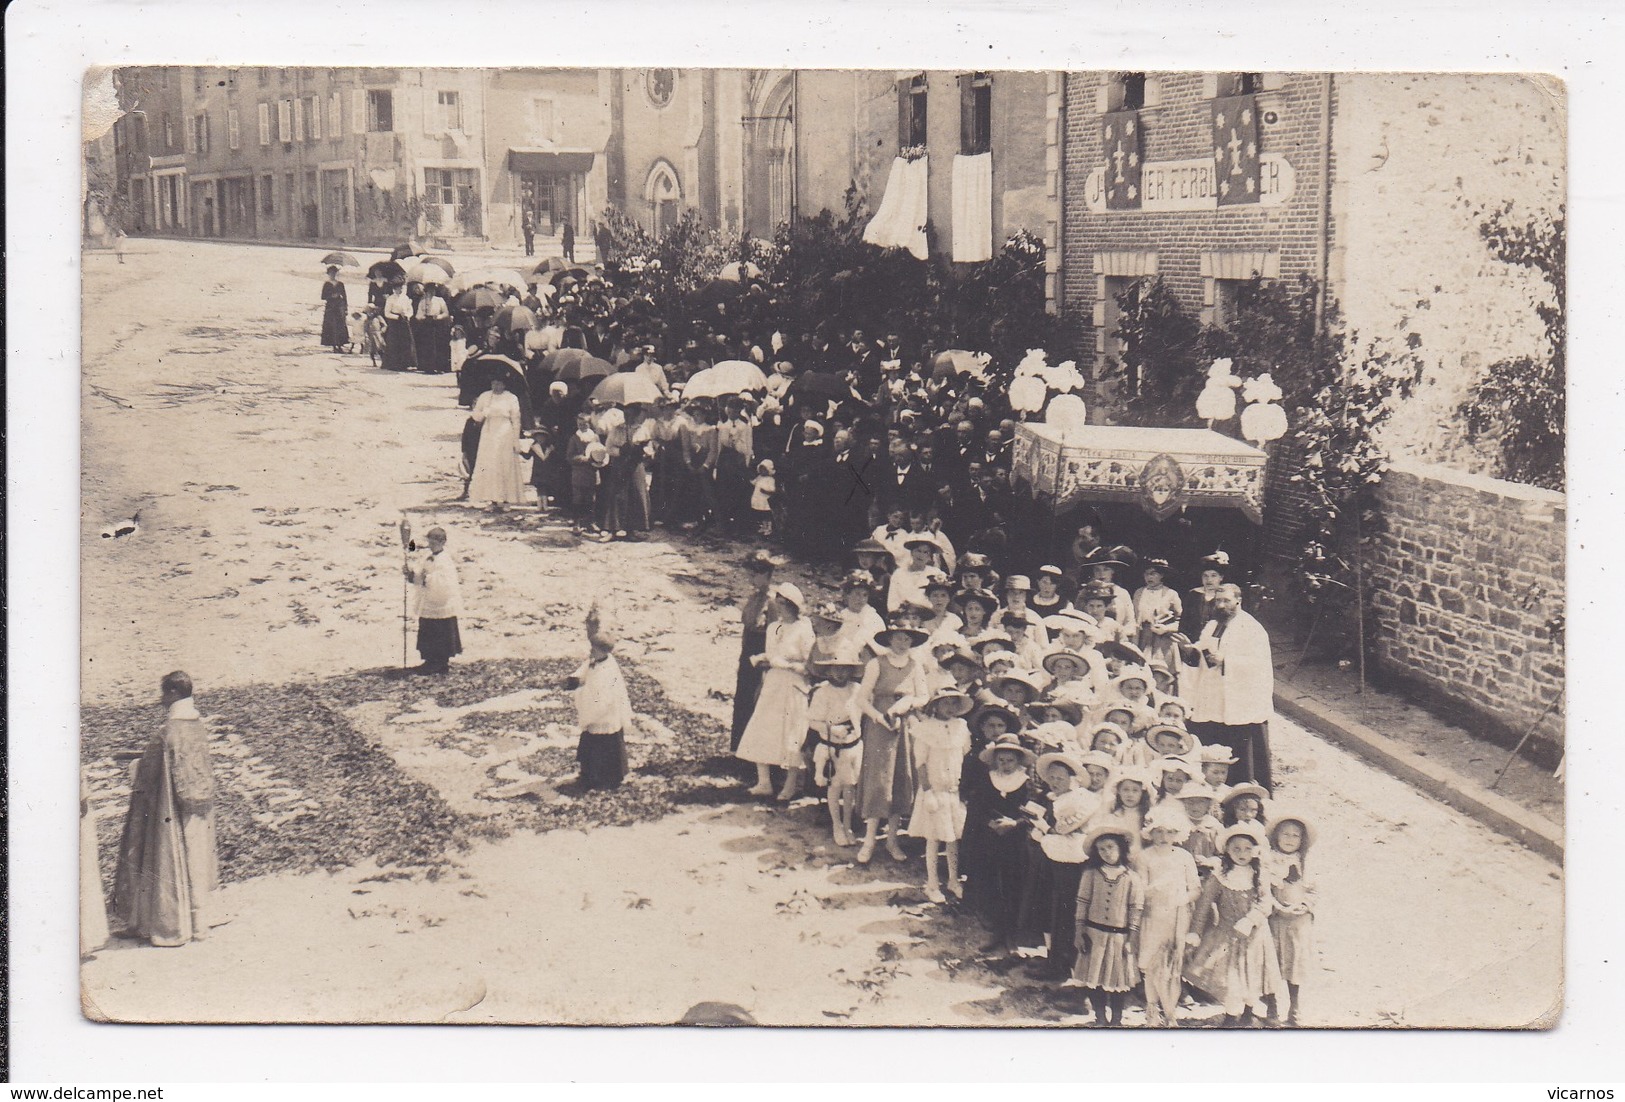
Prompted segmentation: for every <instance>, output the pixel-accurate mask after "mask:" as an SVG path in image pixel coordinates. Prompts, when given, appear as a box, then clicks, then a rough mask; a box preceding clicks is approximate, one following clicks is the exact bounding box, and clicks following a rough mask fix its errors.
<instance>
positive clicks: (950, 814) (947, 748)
mask: <svg viewBox="0 0 1625 1102" xmlns="http://www.w3.org/2000/svg"><path fill="white" fill-rule="evenodd" d="M971 706H972V705H971V698H970V697H968V696H966V695H965V694H964V693H962V692H960V691H959V690H958V689H954V688H943V689H938V690H937V691H936V692H935V693H933V694H932V695H931V699H930V700H928V701H926V705H925V710H924V713H923V714H921V715H917V716H915V717H913V718H912V719H911V720H909V723H908V732H909V744H910V748H911V749H912V750H913V752H914V779H915V783H916V785H917V787H916V789H915V793H914V813H913V815H911V816H910V817H909V822H908V830H909V833H910V834H912V835H914V836H915V837H916V838H924V839H925V897H926V898H927V899H929V900H930V901H931V902H933V903H943V902H946V897H945V896H944V895H943V894H942V882H941V881H940V880H938V879H937V850H938V847H941V849H942V851H943V854H944V856H945V857H946V858H947V863H948V890H949V891H950V892H951V893H953V895H954V896H955V897H956V898H957V897H959V896H961V895H963V894H964V889H963V888H961V887H960V886H959V839H960V836H961V835H963V834H964V833H965V803H964V801H963V800H961V799H960V798H959V777H960V771H961V770H962V769H963V767H964V763H965V756H966V755H967V754H969V753H970V728H969V727H968V726H966V724H965V719H964V717H965V714H966V713H967V712H969V711H970V710H971Z"/></svg>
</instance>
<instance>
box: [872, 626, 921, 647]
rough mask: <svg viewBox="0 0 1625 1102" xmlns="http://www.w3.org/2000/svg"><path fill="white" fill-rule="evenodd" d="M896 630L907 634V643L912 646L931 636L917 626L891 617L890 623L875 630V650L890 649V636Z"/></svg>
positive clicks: (895, 632) (894, 633)
mask: <svg viewBox="0 0 1625 1102" xmlns="http://www.w3.org/2000/svg"><path fill="white" fill-rule="evenodd" d="M898 632H903V633H904V634H905V635H907V636H908V638H909V645H910V646H914V647H917V646H919V645H920V644H922V643H924V642H925V641H926V640H927V639H929V638H931V636H929V635H928V634H926V633H925V632H923V631H921V630H920V629H919V628H911V627H908V626H907V625H905V624H900V623H898V622H897V621H896V620H895V619H893V620H892V622H891V623H889V624H887V625H886V626H885V627H883V628H881V629H880V630H879V631H877V632H875V648H876V649H877V650H890V649H891V637H892V636H893V635H896V634H897V633H898Z"/></svg>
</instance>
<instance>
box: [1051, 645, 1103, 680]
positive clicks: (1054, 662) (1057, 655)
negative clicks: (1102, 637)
mask: <svg viewBox="0 0 1625 1102" xmlns="http://www.w3.org/2000/svg"><path fill="white" fill-rule="evenodd" d="M1063 662H1076V663H1077V664H1078V665H1080V666H1082V667H1083V672H1085V673H1088V672H1089V671H1090V670H1092V669H1094V668H1095V660H1094V659H1093V658H1091V657H1090V656H1089V655H1087V654H1084V653H1083V652H1081V651H1075V650H1052V651H1050V652H1049V653H1048V654H1046V655H1044V672H1045V673H1050V674H1056V669H1055V667H1056V666H1059V665H1060V664H1061V663H1063ZM1057 676H1059V675H1058V674H1057Z"/></svg>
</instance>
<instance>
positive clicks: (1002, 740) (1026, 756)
mask: <svg viewBox="0 0 1625 1102" xmlns="http://www.w3.org/2000/svg"><path fill="white" fill-rule="evenodd" d="M1000 750H1009V751H1011V752H1012V753H1016V754H1020V755H1021V763H1022V764H1023V765H1029V766H1030V765H1032V763H1033V761H1034V758H1033V752H1032V751H1031V750H1029V749H1027V748H1026V747H1025V746H1023V745H1022V744H1021V737H1020V736H1019V735H1017V734H1015V733H1014V732H1013V731H1012V732H1007V733H1005V734H1002V735H1000V736H999V737H998V738H996V739H994V740H993V741H992V742H990V743H988V744H987V747H986V748H985V749H984V750H983V751H982V752H981V753H980V754H977V755H976V756H977V758H978V759H980V761H981V763H982V764H983V765H992V764H993V755H994V754H996V753H998V752H999V751H1000Z"/></svg>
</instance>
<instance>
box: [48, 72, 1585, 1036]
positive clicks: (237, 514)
mask: <svg viewBox="0 0 1625 1102" xmlns="http://www.w3.org/2000/svg"><path fill="white" fill-rule="evenodd" d="M84 91H85V104H86V111H85V120H86V130H85V134H84V142H83V156H84V160H83V192H82V200H83V202H82V206H83V219H82V233H83V288H82V293H83V302H82V305H83V314H82V332H81V338H82V346H83V362H82V371H83V375H82V389H81V394H82V406H81V427H82V441H83V469H82V482H81V487H80V490H81V496H82V512H83V524H82V545H81V549H80V554H81V560H80V568H81V571H82V598H83V623H82V629H81V630H82V668H81V676H82V698H83V708H82V715H81V720H82V731H81V738H82V741H81V747H80V750H81V782H80V792H81V795H80V822H81V831H80V846H81V849H80V862H81V877H80V889H81V890H80V896H81V898H80V949H81V954H82V959H81V966H80V984H81V987H80V992H81V999H82V1006H83V1013H84V1014H85V1016H87V1017H88V1018H90V1019H92V1020H95V1021H98V1022H145V1023H181V1022H193V1023H216V1022H266V1023H276V1022H285V1023H471V1024H478V1023H507V1024H516V1023H534V1024H569V1025H625V1024H673V1023H693V1024H706V1025H761V1026H832V1027H842V1026H949V1027H988V1026H998V1027H1017V1026H1021V1027H1047V1028H1082V1027H1090V1028H1126V1029H1172V1028H1176V1027H1177V1028H1180V1029H1190V1028H1195V1029H1219V1028H1230V1029H1258V1030H1262V1029H1282V1030H1295V1029H1325V1028H1332V1029H1337V1028H1393V1029H1419V1028H1442V1027H1453V1028H1465V1029H1521V1030H1539V1029H1547V1028H1550V1027H1552V1026H1553V1025H1555V1024H1556V1023H1557V1021H1558V1019H1559V1017H1560V1015H1561V1013H1562V1007H1563V919H1564V875H1563V856H1564V853H1563V847H1564V835H1563V816H1564V790H1563V785H1564V779H1563V775H1564V772H1563V765H1564V719H1565V696H1564V686H1565V658H1564V643H1565V632H1564V627H1565V599H1566V598H1565V532H1566V524H1567V521H1566V504H1565V497H1564V489H1565V433H1564V425H1565V416H1566V409H1565V404H1564V393H1565V391H1564V388H1565V381H1566V376H1565V348H1566V346H1565V329H1566V316H1565V246H1566V236H1565V235H1566V219H1565V209H1566V208H1565V204H1566V178H1567V169H1566V153H1565V147H1566V137H1567V119H1568V115H1567V102H1566V96H1565V90H1564V87H1563V85H1562V83H1561V82H1559V81H1558V80H1556V79H1553V78H1551V77H1547V76H1543V75H1538V74H1528V75H1520V74H1515V73H1514V74H1506V73H1501V74H1474V73H1449V74H1445V73H1424V72H1394V73H1386V72H1363V73H1349V72H1320V71H1293V72H1198V71H1146V72H1128V71H1108V70H1088V71H1059V70H1057V71H1036V70H1026V71H1012V70H994V71H972V70H955V71H943V70H938V69H915V70H907V69H904V70H897V69H888V70H885V71H880V70H872V69H871V70H835V69H814V68H809V69H797V70H789V69H748V68H738V69H696V68H635V69H570V68H483V69H481V68H356V67H343V68H329V67H307V66H286V67H270V66H247V67H240V68H227V67H216V66H187V65H162V64H151V65H139V66H135V65H132V66H122V67H115V68H102V69H96V70H93V71H92V72H90V73H89V74H87V77H86V80H85V88H84ZM1281 1043H1282V1044H1290V1040H1289V1039H1283V1040H1282V1041H1281Z"/></svg>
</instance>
